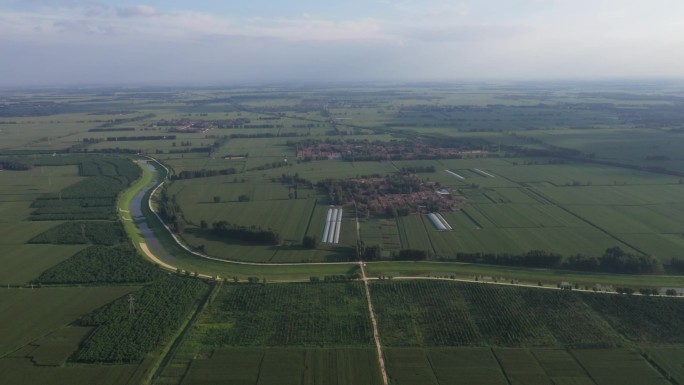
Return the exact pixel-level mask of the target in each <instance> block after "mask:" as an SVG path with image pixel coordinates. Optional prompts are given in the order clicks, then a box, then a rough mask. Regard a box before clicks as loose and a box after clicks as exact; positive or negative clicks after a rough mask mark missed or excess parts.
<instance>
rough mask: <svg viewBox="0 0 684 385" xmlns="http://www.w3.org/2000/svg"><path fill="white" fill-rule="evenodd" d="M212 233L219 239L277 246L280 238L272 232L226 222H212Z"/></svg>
mask: <svg viewBox="0 0 684 385" xmlns="http://www.w3.org/2000/svg"><path fill="white" fill-rule="evenodd" d="M212 232H213V233H214V234H216V235H218V236H220V237H226V238H230V239H233V240H237V241H242V242H249V243H259V244H267V245H277V244H278V243H280V236H279V235H278V234H277V233H275V232H273V231H272V230H270V229H269V230H263V229H262V228H260V227H256V226H251V227H247V226H239V225H233V224H230V223H228V222H226V221H219V222H214V224H213V225H212Z"/></svg>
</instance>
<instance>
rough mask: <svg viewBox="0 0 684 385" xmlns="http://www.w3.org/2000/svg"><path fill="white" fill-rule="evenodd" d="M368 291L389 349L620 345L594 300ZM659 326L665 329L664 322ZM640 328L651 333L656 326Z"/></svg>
mask: <svg viewBox="0 0 684 385" xmlns="http://www.w3.org/2000/svg"><path fill="white" fill-rule="evenodd" d="M371 291H372V295H373V301H374V304H375V309H376V312H377V317H378V324H379V327H380V335H381V337H382V338H383V342H384V343H385V344H387V345H389V346H478V345H482V346H485V345H493V346H566V347H609V346H618V345H621V344H622V343H623V338H622V337H621V336H620V335H619V333H618V332H617V331H616V330H614V329H613V327H611V324H610V323H609V322H607V321H606V320H605V319H604V317H603V314H602V313H601V312H597V310H596V309H595V308H594V307H593V306H590V305H591V304H590V302H591V301H592V300H594V299H595V297H597V296H599V295H594V296H592V297H584V296H581V295H579V294H578V293H572V292H567V291H557V290H538V289H527V288H516V287H507V286H496V285H482V284H467V283H455V282H444V281H410V282H398V281H389V282H381V283H380V282H379V283H374V284H373V285H372V286H371ZM600 300H605V301H615V303H619V301H622V300H629V298H626V299H625V298H621V297H619V296H607V295H603V296H601V298H600ZM646 300H655V299H654V298H651V299H646ZM671 302H673V301H671ZM616 306H617V307H616V309H619V308H620V306H621V305H619V304H618V305H616ZM682 309H683V310H682V311H684V306H682ZM668 311H669V315H668V316H666V318H669V319H670V321H669V322H672V325H670V326H671V327H674V322H675V318H673V317H675V316H679V315H680V313H678V312H677V311H674V312H673V311H672V309H668ZM660 314H661V316H663V312H660ZM649 321H650V320H649ZM659 323H660V324H666V325H668V321H660V322H659ZM642 324H643V325H642V326H643V327H644V328H649V327H653V322H651V323H650V324H646V323H645V322H643V323H642ZM659 333H660V332H659ZM652 340H656V339H652Z"/></svg>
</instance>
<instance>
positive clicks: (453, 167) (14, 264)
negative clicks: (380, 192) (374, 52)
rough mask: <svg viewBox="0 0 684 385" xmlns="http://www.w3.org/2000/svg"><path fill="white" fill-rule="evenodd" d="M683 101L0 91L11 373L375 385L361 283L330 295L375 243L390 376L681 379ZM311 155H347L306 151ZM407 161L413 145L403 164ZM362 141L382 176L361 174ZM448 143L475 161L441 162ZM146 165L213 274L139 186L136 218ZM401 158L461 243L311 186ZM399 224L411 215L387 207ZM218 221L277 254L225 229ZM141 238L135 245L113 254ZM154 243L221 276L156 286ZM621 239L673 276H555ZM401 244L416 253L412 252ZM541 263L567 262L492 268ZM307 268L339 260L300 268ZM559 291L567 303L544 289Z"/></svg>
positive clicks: (11, 376) (15, 377) (478, 87)
mask: <svg viewBox="0 0 684 385" xmlns="http://www.w3.org/2000/svg"><path fill="white" fill-rule="evenodd" d="M683 90H684V88H682V87H681V85H677V84H670V85H667V86H665V85H661V86H658V85H648V86H646V85H640V86H637V85H630V84H624V83H615V84H613V83H611V84H589V83H586V84H585V83H582V84H579V83H578V84H572V85H570V84H567V83H563V84H560V83H559V84H555V83H545V84H543V85H542V84H517V83H510V84H508V83H506V84H498V83H489V84H478V83H472V84H471V83H469V84H451V85H411V86H409V85H394V86H386V87H385V86H383V87H360V86H348V87H342V86H338V87H327V88H326V87H306V86H301V87H286V86H277V87H272V88H268V89H265V88H259V87H254V88H248V87H243V88H240V87H236V88H232V89H220V88H208V89H200V88H188V89H170V88H168V89H167V88H163V89H162V88H154V89H151V88H150V89H147V88H139V89H132V88H131V89H107V90H96V89H81V90H72V91H66V90H57V89H54V90H46V91H41V90H32V91H8V90H3V91H1V92H0V105H1V106H2V109H0V110H1V111H0V128H1V130H0V137H1V140H0V263H2V266H3V269H2V271H1V272H0V330H1V331H2V333H0V334H1V335H2V337H1V338H0V378H2V380H3V383H4V382H7V383H12V384H34V383H45V384H47V385H50V384H58V383H59V384H62V383H68V384H72V383H73V384H80V383H88V384H90V383H102V384H112V385H114V384H131V385H134V384H166V385H170V384H213V383H221V382H224V383H240V384H256V385H258V384H321V383H324V384H381V383H382V379H381V376H380V367H379V365H378V361H377V357H376V350H375V346H374V341H373V329H372V326H371V322H370V316H369V313H368V307H367V303H366V296H365V290H364V287H363V285H362V283H361V282H356V281H351V282H347V281H345V282H336V283H330V281H333V280H346V279H348V277H350V276H356V274H358V273H359V269H358V264H357V259H356V252H355V247H356V245H357V244H359V245H362V246H364V247H368V246H378V247H379V251H380V252H379V255H378V258H377V260H373V261H368V262H367V266H366V271H367V274H368V275H369V277H371V278H372V279H373V281H371V283H370V289H371V295H372V300H373V304H374V307H375V312H376V315H377V321H378V327H379V338H380V341H381V343H382V345H383V347H384V355H385V360H386V364H387V373H388V375H389V378H390V384H392V385H401V384H416V385H418V384H420V385H422V384H441V385H444V384H556V385H578V384H579V385H591V384H593V385H603V384H616V385H617V384H620V385H622V384H640V385H641V384H647V385H648V384H667V383H682V382H684V374H682V370H681V368H682V362H684V361H683V360H682V356H684V353H683V352H682V344H684V334H683V333H682V332H681V330H680V329H681V327H680V326H681V325H680V324H681V319H682V317H684V308H683V307H682V302H681V301H680V300H679V298H669V297H666V296H664V293H665V290H667V289H670V290H672V289H675V292H676V293H679V292H681V291H682V288H684V276H682V275H681V274H682V272H684V270H683V268H682V266H684V263H681V262H679V263H678V262H677V260H676V259H684V235H683V234H684V184H682V183H683V182H682V180H683V179H684V159H683V158H682V155H681V154H682V153H684V144H682V143H684V142H683V141H682V140H681V131H682V126H681V121H682V119H684V115H683V114H682V113H681V97H682V96H684V92H683ZM172 136H173V137H172ZM319 144H320V145H322V146H323V147H325V146H327V145H331V146H333V147H334V146H342V148H344V150H342V151H341V152H340V153H338V154H336V153H330V154H325V153H323V154H321V155H320V156H314V157H313V158H309V157H306V156H305V157H302V158H298V153H297V152H298V151H300V150H303V149H305V148H306V147H307V146H310V145H313V146H314V147H315V146H317V145H319ZM417 144H424V145H425V147H421V148H424V149H425V150H424V151H423V152H421V153H418V154H412V153H411V151H410V149H411V148H413V147H412V145H417ZM395 145H399V146H398V147H397V148H400V149H401V150H399V151H394V150H393V148H395V147H393V146H395ZM344 146H347V147H344ZM366 146H375V147H373V148H374V150H373V151H374V152H373V153H371V154H370V156H371V157H373V156H375V157H376V158H373V159H376V160H363V161H360V160H359V159H362V157H363V156H365V155H364V154H366V155H368V154H367V152H366V149H367V147H366ZM314 147H312V148H314ZM452 147H453V148H458V149H459V150H458V151H461V152H460V153H458V154H457V155H454V153H451V154H450V155H449V156H441V155H440V156H433V155H434V154H432V153H431V151H432V150H435V149H449V148H452ZM384 150H387V152H386V153H384V152H383V151H384ZM147 156H151V157H154V158H155V159H158V160H159V162H160V163H161V164H163V165H164V166H166V167H168V168H169V177H170V179H169V180H167V181H166V182H165V183H164V186H165V187H164V189H163V193H158V195H156V196H154V197H152V202H153V204H154V206H155V208H156V209H157V210H158V211H159V212H161V213H162V214H163V215H164V216H165V218H166V221H167V224H168V225H169V226H170V227H171V228H173V229H174V230H175V231H176V233H177V234H176V235H177V236H178V237H179V239H181V241H182V242H183V243H185V244H186V245H187V246H188V247H189V248H190V249H192V250H194V251H196V252H200V253H202V254H206V255H208V256H210V257H213V258H218V259H219V260H218V261H217V260H209V259H203V258H200V257H199V256H197V255H194V254H192V253H190V252H188V251H187V250H184V249H183V248H181V247H180V246H179V245H177V244H176V243H175V241H174V240H173V239H172V236H171V234H169V233H168V232H167V231H166V229H165V228H164V227H163V225H162V224H161V223H159V222H158V221H157V220H156V217H155V216H154V214H153V213H152V212H151V211H150V210H149V209H148V208H147V201H148V198H149V195H150V193H149V191H148V193H147V195H145V196H143V197H142V200H139V201H135V204H136V205H137V204H142V205H143V207H144V209H143V212H142V214H141V215H136V217H135V218H133V217H132V212H133V211H134V210H131V208H132V205H133V203H134V201H133V199H134V198H135V197H136V195H137V193H138V192H139V191H140V190H141V189H142V188H145V187H149V186H154V185H156V182H154V180H155V179H158V181H161V180H162V179H164V177H165V173H164V172H162V171H161V169H159V170H157V172H154V171H153V170H152V169H150V168H149V167H147V166H145V165H144V164H142V162H140V161H141V160H143V159H144V160H149V158H147ZM359 156H361V158H360V157H359ZM411 157H413V158H411ZM329 158H330V159H329ZM340 158H341V159H340ZM133 161H138V164H135V163H133ZM152 164H154V162H152ZM412 167H413V168H420V171H419V172H417V176H418V177H419V178H420V182H419V184H418V185H417V186H419V188H420V189H423V188H425V189H426V190H430V189H434V190H432V191H433V192H434V191H437V188H439V189H441V188H445V189H447V190H448V191H450V198H444V199H450V200H452V202H454V203H455V204H454V207H456V209H455V210H454V211H444V212H441V213H440V214H441V215H442V216H443V217H444V219H445V220H446V221H447V222H448V223H449V224H450V226H451V227H452V228H453V230H452V231H438V230H437V229H436V228H435V226H434V225H433V223H432V222H431V221H430V219H429V218H428V217H427V215H426V214H427V212H428V211H430V210H431V209H428V208H429V207H434V206H432V205H431V202H429V198H419V200H418V201H416V202H413V203H415V204H416V210H418V211H420V212H421V213H420V214H418V213H412V214H410V215H406V216H399V215H398V211H396V212H397V215H398V216H397V217H392V216H390V215H385V214H375V213H374V214H372V215H371V214H367V213H366V212H365V211H364V210H363V205H364V204H366V203H368V202H364V201H363V200H361V199H359V200H358V201H352V200H348V201H342V202H337V201H335V199H336V195H335V194H336V193H337V192H333V191H327V190H326V188H325V187H324V186H323V184H318V182H321V181H324V180H326V179H329V178H332V179H341V180H347V179H352V178H359V180H360V179H364V180H372V179H373V178H376V180H381V179H382V178H383V177H385V176H388V175H389V176H391V175H396V174H399V173H401V172H402V169H404V170H405V169H407V168H412ZM447 171H450V172H447ZM221 173H223V175H221ZM454 174H457V175H458V176H456V175H454ZM188 175H190V176H191V178H187V179H184V178H186V177H187V176H188ZM209 175H214V176H209ZM181 176H182V178H181ZM459 176H460V177H459ZM413 187H415V186H411V192H415V190H413ZM374 188H377V186H375V187H373V188H372V189H374ZM160 190H162V189H160ZM403 195H404V198H405V197H406V195H407V194H403ZM423 199H428V201H422V200H423ZM440 199H442V198H440ZM333 203H334V204H335V205H336V206H340V207H344V217H343V218H342V222H341V223H342V227H341V232H340V243H339V244H328V243H323V242H322V241H321V240H322V239H321V237H322V236H323V231H324V227H325V221H326V215H327V210H328V208H329V207H330V205H331V204H333ZM401 204H402V203H398V204H397V205H401ZM357 207H359V210H358V212H357V210H356V208H357ZM392 208H393V209H397V208H402V207H389V208H388V207H384V208H382V209H381V210H379V211H378V213H392V212H393V211H392V210H391V209H392ZM162 211H163V212H162ZM357 214H358V215H359V216H360V218H359V219H358V222H357V218H356V217H357ZM117 221H118V222H120V223H121V224H122V227H123V229H124V231H125V235H124V234H123V233H122V231H121V226H119V225H118V224H117ZM219 221H225V222H227V223H230V224H231V225H235V226H236V227H239V228H241V229H243V230H245V231H249V232H252V233H257V232H259V231H268V232H270V233H272V234H277V238H278V239H277V242H270V241H266V242H264V240H263V238H258V237H249V236H246V235H244V234H245V233H241V235H239V236H236V235H235V233H230V232H224V233H220V232H217V231H213V230H212V227H213V224H214V223H216V222H219ZM145 225H146V226H149V228H150V230H149V231H148V230H147V229H146V228H145ZM357 226H358V234H357ZM143 235H145V236H143ZM305 236H309V237H312V238H313V239H314V240H315V241H316V242H314V243H315V245H314V246H313V247H309V246H307V247H305V244H304V243H305V242H304V237H305ZM241 237H242V238H241ZM129 241H132V242H133V245H132V246H133V247H135V248H136V250H137V252H136V251H135V250H133V248H131V247H129V245H126V247H123V246H122V244H128V243H129ZM359 241H360V242H362V243H359ZM141 242H144V243H145V246H146V247H148V248H149V249H150V250H151V252H152V253H153V254H154V255H155V256H156V257H158V258H159V259H160V260H162V261H163V262H164V263H167V264H169V265H170V266H171V268H170V270H176V269H178V270H181V271H179V272H178V273H179V274H181V275H190V276H193V275H199V274H203V275H204V277H203V278H209V277H216V276H218V277H219V279H218V281H220V282H208V283H207V284H205V283H202V282H199V281H197V280H195V279H194V278H192V277H189V278H179V277H177V276H175V275H174V274H167V273H168V272H167V271H164V270H162V269H157V268H156V267H154V265H153V264H151V263H148V262H149V261H147V260H146V259H145V258H144V257H142V256H141V255H139V254H140V251H141V250H142V248H141V246H140V244H141ZM614 247H619V248H620V249H621V250H623V251H624V252H625V253H626V254H627V255H630V256H632V257H633V258H635V259H639V258H641V259H647V260H649V259H648V258H655V259H657V261H659V262H658V264H657V265H656V268H655V269H653V270H649V271H648V272H649V273H651V274H648V275H638V274H612V273H609V272H615V271H622V270H616V269H613V270H611V269H610V266H603V265H602V264H601V263H599V264H598V267H596V266H595V267H593V268H583V269H584V270H586V271H582V272H580V271H572V270H568V269H570V268H569V267H568V266H571V265H569V264H566V263H565V262H567V261H568V260H569V259H570V258H571V257H572V256H576V255H578V254H579V255H582V256H583V257H586V258H593V257H595V258H597V259H598V258H603V256H604V253H605V251H606V249H610V248H614ZM359 250H361V251H363V249H359ZM402 250H403V251H406V250H412V251H418V252H425V254H424V255H425V260H420V261H416V262H413V261H407V262H402V261H398V260H396V259H399V257H400V256H401V254H400V253H401V251H402ZM535 250H536V251H540V252H545V253H547V254H558V255H560V256H561V257H560V258H561V259H560V261H561V262H562V263H557V264H555V265H551V266H546V265H543V266H542V267H539V266H536V265H535V266H534V268H531V265H530V266H528V265H525V266H521V265H519V264H518V263H517V261H518V260H514V261H511V260H508V265H502V264H501V263H500V261H499V260H498V259H496V258H498V257H500V256H512V258H520V260H522V258H523V257H525V255H526V254H527V253H529V252H530V251H535ZM483 255H485V256H486V258H485V257H482V256H483ZM473 256H479V257H480V259H477V263H456V262H464V261H465V262H467V261H468V258H469V257H473ZM494 257H496V258H494ZM622 257H624V258H628V257H625V256H624V255H622ZM673 258H675V260H674V261H673ZM221 260H223V261H221ZM503 260H505V259H503ZM232 261H240V262H248V264H236V263H232ZM601 261H603V259H601ZM649 261H650V260H649ZM310 262H316V263H321V262H344V263H340V264H302V263H310ZM485 263H487V264H485ZM495 263H496V264H498V265H494V264H495ZM122 265H125V266H122ZM509 265H510V266H509ZM577 266H578V265H574V266H573V267H572V268H575V267H577ZM578 268H582V267H578ZM564 269H565V270H564ZM389 277H392V278H389ZM412 277H416V278H428V279H424V280H409V279H407V278H412ZM376 278H379V279H378V280H375V279H376ZM257 279H258V280H259V283H257V284H255V283H252V284H248V283H247V282H248V281H251V282H255V281H256V280H257ZM457 279H458V280H464V281H469V282H467V283H466V282H457V281H456V280H457ZM40 281H43V282H40ZM307 281H313V282H319V283H308V282H307ZM475 281H479V282H475ZM39 282H40V285H39ZM293 282H296V283H293ZM561 283H565V284H567V286H570V287H573V289H574V290H573V291H560V290H556V286H557V285H559V284H561ZM520 284H524V285H528V286H537V288H522V287H514V286H513V285H520ZM32 285H33V286H34V288H31V286H32ZM69 285H74V286H69ZM78 285H83V286H78ZM131 285H139V286H131ZM597 285H600V286H597ZM539 286H543V288H542V289H540V288H538V287H539ZM5 287H6V288H5ZM594 287H598V289H597V290H598V291H610V292H614V291H615V290H616V289H617V288H624V287H627V288H631V289H634V290H637V293H638V289H645V288H649V289H656V290H657V291H658V293H660V294H661V296H659V297H657V298H656V297H648V296H640V295H634V296H627V295H615V294H605V293H600V294H599V293H591V290H592V288H594ZM209 288H211V291H210V293H211V294H209V295H208V296H207V294H206V293H207V290H209ZM578 289H582V290H581V292H580V290H578ZM129 293H134V297H132V298H133V302H135V303H136V305H137V306H139V307H138V309H137V313H135V314H134V315H133V314H131V313H129V312H130V309H129V307H128V306H129V302H128V300H129V297H128V296H127V294H129ZM670 294H672V293H670ZM679 296H680V295H677V297H679ZM205 299H206V302H205ZM136 301H137V302H136ZM169 312H170V313H173V314H170V313H169ZM150 330H154V332H149V333H148V331H150ZM104 362H106V363H107V364H106V365H104V364H103V363H104ZM157 369H159V370H157ZM155 375H158V378H156V379H153V377H155ZM669 379H671V380H669Z"/></svg>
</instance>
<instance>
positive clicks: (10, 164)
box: [0, 160, 33, 171]
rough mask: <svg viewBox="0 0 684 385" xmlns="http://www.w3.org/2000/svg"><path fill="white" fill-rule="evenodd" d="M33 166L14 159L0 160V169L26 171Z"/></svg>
mask: <svg viewBox="0 0 684 385" xmlns="http://www.w3.org/2000/svg"><path fill="white" fill-rule="evenodd" d="M32 167H33V166H32V165H30V164H28V163H24V162H19V161H16V160H0V170H13V171H26V170H30V169H31V168H32Z"/></svg>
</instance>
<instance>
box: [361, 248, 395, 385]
mask: <svg viewBox="0 0 684 385" xmlns="http://www.w3.org/2000/svg"><path fill="white" fill-rule="evenodd" d="M359 267H360V268H361V277H362V279H363V285H364V287H365V288H366V299H367V300H368V312H369V314H370V319H371V325H373V339H374V340H375V347H376V349H377V350H378V364H379V365H380V374H381V375H382V383H383V385H388V384H389V381H388V379H387V370H386V369H385V356H383V354H382V345H381V344H380V333H379V332H378V322H377V321H376V320H375V312H374V311H373V302H372V301H371V295H370V288H369V286H368V278H366V269H365V268H364V263H363V261H361V262H359Z"/></svg>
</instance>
